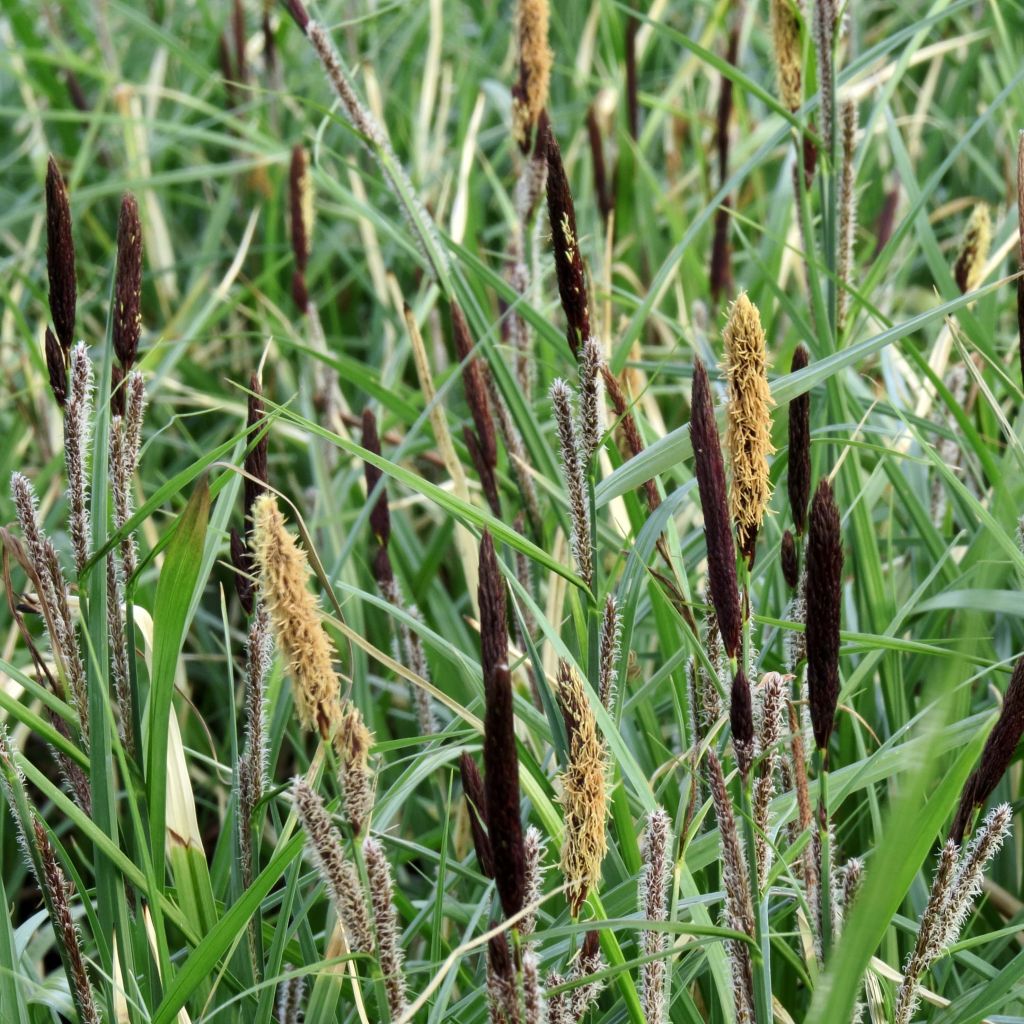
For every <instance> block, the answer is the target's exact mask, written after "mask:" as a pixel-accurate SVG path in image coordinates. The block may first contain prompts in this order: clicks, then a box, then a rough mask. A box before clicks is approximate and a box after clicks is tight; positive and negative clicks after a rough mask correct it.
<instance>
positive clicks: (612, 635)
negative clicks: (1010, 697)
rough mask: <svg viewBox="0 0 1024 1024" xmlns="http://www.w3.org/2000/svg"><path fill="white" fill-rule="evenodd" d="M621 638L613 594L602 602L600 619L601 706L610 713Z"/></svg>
mask: <svg viewBox="0 0 1024 1024" xmlns="http://www.w3.org/2000/svg"><path fill="white" fill-rule="evenodd" d="M621 637H622V615H621V613H620V612H619V605H618V602H617V601H616V600H615V595H614V594H609V595H608V596H607V597H606V598H605V601H604V615H603V616H602V617H601V659H600V660H601V679H600V690H599V694H600V697H601V704H602V705H603V706H604V709H605V710H606V711H610V710H611V708H612V705H613V704H614V703H615V683H616V680H617V679H618V675H619V668H618V665H619V653H620V652H619V643H620V640H621Z"/></svg>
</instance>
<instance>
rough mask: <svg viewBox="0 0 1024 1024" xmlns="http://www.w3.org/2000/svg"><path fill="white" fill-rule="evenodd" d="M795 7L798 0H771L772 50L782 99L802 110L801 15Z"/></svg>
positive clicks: (790, 106)
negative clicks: (795, 0)
mask: <svg viewBox="0 0 1024 1024" xmlns="http://www.w3.org/2000/svg"><path fill="white" fill-rule="evenodd" d="M795 8H796V4H795V3H794V0H771V15H770V17H771V29H772V50H773V51H774V54H775V73H776V77H777V79H778V84H779V99H781V100H782V102H783V103H784V104H785V105H786V106H787V107H788V108H789V110H790V111H791V112H792V111H796V110H799V109H800V107H801V105H802V104H803V101H804V87H803V52H802V47H801V45H800V18H799V16H798V15H797V12H796V9H795Z"/></svg>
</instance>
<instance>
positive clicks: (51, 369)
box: [44, 327, 68, 409]
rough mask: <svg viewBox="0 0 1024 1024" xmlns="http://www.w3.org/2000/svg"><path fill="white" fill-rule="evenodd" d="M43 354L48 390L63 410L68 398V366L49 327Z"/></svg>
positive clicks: (62, 351)
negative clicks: (48, 384) (48, 379)
mask: <svg viewBox="0 0 1024 1024" xmlns="http://www.w3.org/2000/svg"><path fill="white" fill-rule="evenodd" d="M44 352H45V354H46V372H47V374H48V375H49V377H50V390H51V391H52V392H53V397H54V398H55V399H56V400H57V404H58V405H59V406H60V407H61V408H62V409H63V408H64V403H65V402H66V401H67V398H68V365H67V362H66V361H65V358H64V350H63V349H62V348H61V347H60V342H59V341H58V340H57V336H56V335H55V334H54V333H53V331H51V330H50V328H49V327H47V328H46V337H45V342H44Z"/></svg>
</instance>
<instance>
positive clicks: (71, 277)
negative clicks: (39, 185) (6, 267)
mask: <svg viewBox="0 0 1024 1024" xmlns="http://www.w3.org/2000/svg"><path fill="white" fill-rule="evenodd" d="M46 270H47V274H48V276H49V280H50V316H51V317H52V318H53V329H54V332H55V333H56V335H57V339H58V341H60V344H61V348H63V349H64V351H65V352H70V351H71V346H72V345H73V344H74V343H75V305H76V301H77V283H76V279H75V243H74V239H73V238H72V234H71V203H70V201H69V199H68V189H67V185H65V184H64V178H63V176H62V175H61V173H60V168H58V166H57V161H56V160H55V159H54V158H53V155H52V154H51V156H50V159H49V161H48V162H47V165H46Z"/></svg>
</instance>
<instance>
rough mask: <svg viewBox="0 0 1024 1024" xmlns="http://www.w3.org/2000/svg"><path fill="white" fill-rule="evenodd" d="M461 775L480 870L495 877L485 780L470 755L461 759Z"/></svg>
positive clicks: (465, 754) (466, 754) (464, 754)
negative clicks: (488, 832)
mask: <svg viewBox="0 0 1024 1024" xmlns="http://www.w3.org/2000/svg"><path fill="white" fill-rule="evenodd" d="M459 773H460V775H461V776H462V793H463V795H464V796H465V798H466V804H467V805H468V810H469V827H470V831H471V832H472V834H473V848H474V849H475V850H476V859H477V861H478V862H479V864H480V870H481V871H482V872H483V873H484V874H485V875H486V876H487V877H488V878H493V877H494V858H493V856H492V854H491V841H490V838H489V836H488V835H487V797H486V795H485V792H484V780H483V778H481V776H480V769H479V768H477V766H476V761H474V760H473V758H472V757H470V755H469V754H468V753H465V752H463V753H462V755H461V756H460V758H459Z"/></svg>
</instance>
